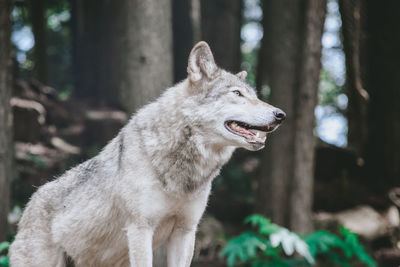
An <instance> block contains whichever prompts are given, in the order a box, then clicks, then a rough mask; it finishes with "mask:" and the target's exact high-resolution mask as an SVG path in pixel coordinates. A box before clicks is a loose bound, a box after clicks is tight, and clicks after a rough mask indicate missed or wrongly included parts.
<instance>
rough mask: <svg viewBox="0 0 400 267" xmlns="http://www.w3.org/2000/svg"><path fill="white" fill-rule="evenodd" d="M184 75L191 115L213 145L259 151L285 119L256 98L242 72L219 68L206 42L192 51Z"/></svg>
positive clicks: (282, 114)
mask: <svg viewBox="0 0 400 267" xmlns="http://www.w3.org/2000/svg"><path fill="white" fill-rule="evenodd" d="M187 72H188V81H189V86H188V88H187V90H188V92H187V93H188V94H189V96H190V97H188V99H191V101H194V103H193V104H192V105H191V108H192V110H191V112H190V113H191V114H192V116H194V117H196V119H195V121H196V122H197V123H198V124H200V125H198V126H199V127H200V128H201V129H202V132H203V133H204V134H206V135H207V137H209V138H210V140H213V142H217V143H218V144H220V145H224V146H237V147H243V148H246V149H248V150H259V149H262V148H263V147H264V145H265V140H266V138H267V134H268V133H270V132H272V131H274V130H275V129H277V128H278V126H279V125H280V123H281V122H282V121H283V120H284V119H285V117H286V114H285V113H284V112H283V111H282V110H280V109H278V108H275V107H273V106H271V105H269V104H267V103H265V102H263V101H261V100H260V99H258V97H257V94H256V92H255V90H254V89H253V88H251V87H250V86H249V85H248V84H247V83H246V82H245V79H246V76H247V73H246V72H245V71H242V72H239V73H238V74H236V75H234V74H231V73H229V72H227V71H224V70H223V69H220V68H218V66H217V65H216V64H215V62H214V57H213V55H212V53H211V50H210V47H209V46H208V45H207V43H205V42H199V43H198V44H196V45H195V47H194V48H193V49H192V51H191V53H190V56H189V63H188V68H187ZM211 138H212V139H211Z"/></svg>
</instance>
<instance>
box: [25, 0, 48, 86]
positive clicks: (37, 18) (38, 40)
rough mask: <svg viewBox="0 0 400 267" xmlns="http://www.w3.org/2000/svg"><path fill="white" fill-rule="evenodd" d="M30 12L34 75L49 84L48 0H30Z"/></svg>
mask: <svg viewBox="0 0 400 267" xmlns="http://www.w3.org/2000/svg"><path fill="white" fill-rule="evenodd" d="M29 6H30V14H31V23H32V31H33V36H34V39H35V46H34V48H33V50H34V62H35V65H34V68H33V71H34V77H35V78H36V79H37V80H39V81H40V82H42V83H43V84H47V83H48V82H49V81H48V77H49V74H48V64H47V63H48V60H47V59H48V57H47V21H46V0H30V1H29Z"/></svg>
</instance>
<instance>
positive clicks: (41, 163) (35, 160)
mask: <svg viewBox="0 0 400 267" xmlns="http://www.w3.org/2000/svg"><path fill="white" fill-rule="evenodd" d="M26 159H27V160H29V161H31V162H32V163H33V164H34V165H36V166H37V167H39V168H45V167H46V162H44V161H43V160H42V159H41V158H40V156H38V155H35V154H32V153H29V152H27V153H26Z"/></svg>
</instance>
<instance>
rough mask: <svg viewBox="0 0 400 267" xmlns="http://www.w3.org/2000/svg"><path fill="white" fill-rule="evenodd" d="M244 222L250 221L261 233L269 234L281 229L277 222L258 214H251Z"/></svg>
mask: <svg viewBox="0 0 400 267" xmlns="http://www.w3.org/2000/svg"><path fill="white" fill-rule="evenodd" d="M244 222H245V223H250V224H251V225H252V226H254V227H257V226H258V231H259V232H260V234H262V235H270V234H273V233H276V232H278V231H279V230H281V229H282V227H280V226H279V225H277V224H274V223H272V222H271V221H270V220H269V219H267V218H265V217H264V216H262V215H260V214H253V215H250V216H249V217H247V218H246V219H245V220H244Z"/></svg>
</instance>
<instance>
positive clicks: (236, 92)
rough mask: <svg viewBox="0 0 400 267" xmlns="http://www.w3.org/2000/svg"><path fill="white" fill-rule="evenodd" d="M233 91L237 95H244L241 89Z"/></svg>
mask: <svg viewBox="0 0 400 267" xmlns="http://www.w3.org/2000/svg"><path fill="white" fill-rule="evenodd" d="M233 93H234V94H235V95H237V96H243V95H242V93H241V92H240V91H239V90H235V91H233Z"/></svg>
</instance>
